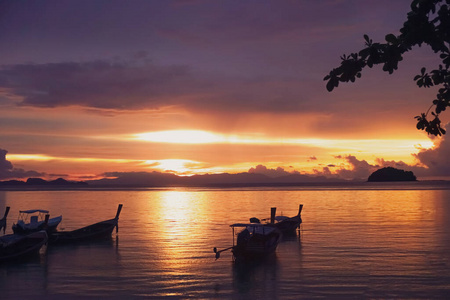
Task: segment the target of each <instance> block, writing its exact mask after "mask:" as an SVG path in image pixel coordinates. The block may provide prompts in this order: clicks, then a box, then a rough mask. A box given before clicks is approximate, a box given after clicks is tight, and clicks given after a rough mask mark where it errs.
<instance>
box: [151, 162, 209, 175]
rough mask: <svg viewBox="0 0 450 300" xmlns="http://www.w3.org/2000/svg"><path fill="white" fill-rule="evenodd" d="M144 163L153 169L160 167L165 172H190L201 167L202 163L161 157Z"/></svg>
mask: <svg viewBox="0 0 450 300" xmlns="http://www.w3.org/2000/svg"><path fill="white" fill-rule="evenodd" d="M144 164H146V165H149V167H151V168H152V169H158V170H161V171H164V172H167V171H172V172H175V173H178V174H183V173H190V172H192V170H195V169H199V168H201V166H202V164H201V163H200V162H196V161H193V160H188V159H161V160H147V161H145V162H144Z"/></svg>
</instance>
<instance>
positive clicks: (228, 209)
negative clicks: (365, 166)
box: [0, 183, 450, 299]
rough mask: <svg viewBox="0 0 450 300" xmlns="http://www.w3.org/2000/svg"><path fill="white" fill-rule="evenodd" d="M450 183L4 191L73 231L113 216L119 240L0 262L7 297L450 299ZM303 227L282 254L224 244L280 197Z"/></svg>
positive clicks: (0, 199)
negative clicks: (248, 254) (246, 259)
mask: <svg viewBox="0 0 450 300" xmlns="http://www.w3.org/2000/svg"><path fill="white" fill-rule="evenodd" d="M449 188H450V186H449V185H443V184H423V183H409V184H403V185H398V184H388V185H386V184H368V183H366V184H360V185H351V186H346V187H339V186H319V187H301V188H251V189H183V188H174V189H142V190H66V191H0V215H1V216H2V215H3V212H4V209H5V207H6V206H10V207H11V211H10V215H9V218H8V229H7V233H11V232H12V230H11V225H12V224H13V223H14V222H15V221H16V220H17V216H18V211H19V210H24V209H34V208H42V209H48V210H50V213H51V215H52V216H57V215H62V216H63V222H62V223H61V224H60V228H61V229H65V230H71V229H76V228H79V227H82V226H86V225H89V224H91V223H95V222H97V221H101V220H104V219H110V218H113V217H114V215H115V213H116V209H117V205H118V204H119V203H122V204H123V205H124V206H123V210H122V213H121V215H120V221H119V233H118V235H117V236H116V234H115V233H114V234H113V237H112V239H111V240H108V241H101V242H94V243H88V244H81V245H75V246H58V247H56V246H53V247H52V246H48V247H45V248H43V249H41V255H40V256H39V257H36V258H34V259H31V260H27V261H25V262H20V263H6V264H2V265H0V299H74V298H75V299H79V298H82V299H86V298H108V299H111V298H112V299H133V298H149V299H154V298H173V299H180V298H181V299H184V298H194V299H221V298H226V299H310V298H346V299H348V298H427V299H430V298H447V297H448V295H450V217H449V216H450V189H449ZM299 204H303V205H304V208H303V212H302V218H303V224H302V226H301V230H300V232H299V233H298V235H297V236H295V237H291V238H287V239H284V240H283V241H282V242H281V243H280V244H279V246H278V249H277V251H276V254H275V256H273V257H271V258H269V259H267V260H265V261H262V262H258V263H253V264H236V263H234V262H233V260H232V255H231V253H229V252H224V253H222V256H221V258H220V259H219V260H215V257H214V253H213V247H218V248H225V247H228V246H230V245H231V243H232V232H231V229H230V227H229V225H230V224H232V223H235V222H246V221H247V220H248V219H249V218H250V217H259V218H265V217H269V215H270V208H271V207H277V213H278V214H280V213H282V214H283V215H287V216H293V215H296V213H297V210H298V206H299Z"/></svg>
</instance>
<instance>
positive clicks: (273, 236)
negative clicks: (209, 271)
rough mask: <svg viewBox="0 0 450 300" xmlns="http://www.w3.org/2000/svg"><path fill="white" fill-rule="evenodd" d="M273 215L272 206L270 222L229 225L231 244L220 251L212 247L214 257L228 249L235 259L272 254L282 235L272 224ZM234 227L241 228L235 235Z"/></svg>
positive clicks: (255, 257) (256, 257) (254, 257)
mask: <svg viewBox="0 0 450 300" xmlns="http://www.w3.org/2000/svg"><path fill="white" fill-rule="evenodd" d="M274 217H275V208H272V223H270V224H261V223H259V222H251V223H236V224H232V225H230V227H231V228H232V230H233V246H232V247H229V248H226V249H223V250H220V251H218V250H217V248H214V252H215V253H216V259H217V258H219V257H220V253H221V252H223V251H226V250H230V249H231V252H232V253H233V256H234V258H235V259H236V260H253V259H260V258H264V257H266V256H268V255H270V254H273V253H274V252H275V250H276V249H277V246H278V243H279V242H280V240H281V236H282V234H281V231H280V230H279V229H278V228H277V227H276V226H275V225H274ZM252 220H254V218H252V219H251V221H252ZM236 228H243V229H242V230H241V231H240V232H239V233H238V234H237V235H236V234H235V231H236ZM235 236H236V239H235V238H234V237H235Z"/></svg>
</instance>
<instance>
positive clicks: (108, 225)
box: [50, 204, 123, 244]
mask: <svg viewBox="0 0 450 300" xmlns="http://www.w3.org/2000/svg"><path fill="white" fill-rule="evenodd" d="M122 206H123V205H122V204H119V206H118V208H117V213H116V216H115V217H114V218H113V219H110V220H105V221H101V222H98V223H95V224H92V225H89V226H86V227H82V228H79V229H76V230H72V231H56V232H53V233H52V234H51V236H50V243H52V244H56V243H76V242H82V241H87V240H95V239H104V238H110V237H111V234H112V232H113V230H114V228H116V232H118V230H119V215H120V212H121V211H122Z"/></svg>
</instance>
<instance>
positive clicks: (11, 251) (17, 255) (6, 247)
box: [0, 230, 48, 262]
mask: <svg viewBox="0 0 450 300" xmlns="http://www.w3.org/2000/svg"><path fill="white" fill-rule="evenodd" d="M47 241H48V236H47V232H46V231H45V230H41V231H37V232H33V233H30V234H26V235H19V234H7V235H4V236H1V237H0V262H5V261H11V260H16V259H21V258H24V257H28V256H32V255H36V254H38V253H39V250H40V249H41V247H42V246H43V245H45V244H46V243H47Z"/></svg>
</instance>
